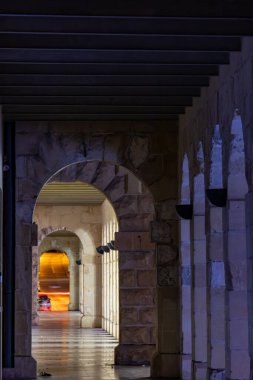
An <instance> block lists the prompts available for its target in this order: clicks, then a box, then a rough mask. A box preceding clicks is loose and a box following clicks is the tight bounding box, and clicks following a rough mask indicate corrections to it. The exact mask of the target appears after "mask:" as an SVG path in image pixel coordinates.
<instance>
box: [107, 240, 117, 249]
mask: <svg viewBox="0 0 253 380" xmlns="http://www.w3.org/2000/svg"><path fill="white" fill-rule="evenodd" d="M107 247H109V248H110V249H111V250H112V251H115V249H116V248H115V240H111V241H110V243H107Z"/></svg>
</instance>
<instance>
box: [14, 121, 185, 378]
mask: <svg viewBox="0 0 253 380" xmlns="http://www.w3.org/2000/svg"><path fill="white" fill-rule="evenodd" d="M176 127H177V125H176V123H175V122H171V121H152V122H151V121H149V122H145V121H141V122H136V121H131V122H130V121H120V123H119V122H118V121H113V122H112V121H110V122H75V123H73V122H33V121H30V122H26V121H24V122H17V123H16V168H17V171H16V210H17V213H16V259H17V262H16V264H17V269H18V268H21V270H19V269H18V270H17V271H16V282H17V283H18V284H19V287H18V288H17V289H16V297H17V299H20V300H21V302H20V303H17V304H16V314H15V315H16V318H17V320H20V317H21V316H22V317H23V320H24V321H25V324H24V325H22V327H21V326H20V325H17V328H16V335H15V345H16V349H17V351H16V355H18V357H19V359H20V360H19V361H17V368H16V367H15V368H14V369H13V372H14V375H15V374H18V373H21V372H22V375H23V377H34V376H35V367H34V365H33V363H34V362H33V360H32V358H31V322H30V321H31V307H30V305H29V303H27V302H26V300H29V299H31V287H32V265H31V254H32V251H31V246H32V220H33V219H32V216H33V209H34V206H35V202H36V198H37V197H38V195H39V192H40V190H41V188H42V187H43V185H44V184H45V183H46V182H47V181H49V180H50V179H51V178H53V177H54V176H55V175H56V174H57V173H58V174H59V177H61V173H62V172H61V171H62V170H63V169H64V171H65V169H66V170H68V171H69V174H70V178H73V179H72V180H75V179H76V180H81V181H84V182H87V183H90V184H93V185H94V186H96V187H97V188H98V189H100V190H101V191H102V192H104V193H105V195H106V196H107V197H108V199H109V201H110V202H111V203H112V205H113V207H114V210H115V212H116V214H117V219H118V223H119V233H121V237H120V241H125V243H124V244H125V245H124V246H123V247H122V249H121V250H120V249H119V257H120V258H119V278H123V275H122V276H121V271H125V274H126V271H127V270H130V272H131V271H132V270H133V268H134V270H133V274H134V289H133V290H132V291H129V290H128V289H127V291H125V290H124V286H123V284H121V283H120V284H119V308H120V309H123V308H124V307H125V308H128V307H132V308H133V309H135V310H136V311H139V310H141V309H142V308H146V309H150V314H149V313H145V314H143V313H139V312H137V313H136V315H135V316H134V320H133V322H131V323H133V324H132V325H131V327H130V326H129V322H127V323H125V324H124V323H123V319H122V318H123V314H121V313H120V321H119V324H120V334H119V340H120V344H119V347H118V348H117V351H116V363H118V364H136V363H138V364H141V363H149V362H150V361H151V357H152V355H153V354H154V352H156V354H155V356H154V358H153V359H152V373H153V374H154V375H155V376H163V377H177V376H178V375H179V358H180V355H179V352H180V341H179V323H178V320H179V294H180V293H179V284H178V246H177V244H178V220H177V217H176V215H175V211H174V206H175V203H176V199H177V130H176ZM121 167H123V168H125V169H127V170H128V171H129V172H132V173H133V174H134V175H135V176H136V177H137V178H138V179H139V180H140V181H141V182H142V183H143V184H145V189H146V190H145V192H144V193H143V195H142V196H141V197H140V196H138V195H136V194H133V196H132V195H131V186H132V184H131V181H129V176H127V175H126V173H125V172H124V173H123V172H121V171H120V170H119V169H120V168H121ZM58 174H57V180H59V177H58ZM71 176H72V177H71ZM62 178H64V176H63V177H62ZM77 178H78V179H77ZM151 222H152V224H151ZM66 223H67V221H66ZM64 224H65V222H64ZM76 234H77V235H78V231H76ZM78 236H79V235H78ZM139 236H140V237H141V239H140V238H139ZM79 238H80V240H82V239H81V236H79ZM85 239H86V241H87V246H90V245H92V244H93V242H92V244H91V243H89V239H88V237H87V236H86V235H85ZM124 239H125V240H124ZM151 239H152V244H151ZM116 240H117V239H116ZM140 241H141V245H140ZM94 243H95V242H94ZM98 243H100V242H98ZM96 245H98V244H94V247H95V246H96ZM87 258H88V259H90V260H92V256H90V257H89V256H88V255H87ZM145 271H150V272H149V274H150V275H151V277H152V278H153V282H151V281H150V277H148V278H149V280H148V281H147V280H146V279H145V275H146V274H147V273H148V272H145ZM23 277H24V278H23ZM23 279H24V281H23ZM129 287H132V285H130V286H129ZM140 306H141V307H140ZM148 315H149V317H148V318H146V316H148ZM168 315H169V320H168ZM140 321H141V326H140ZM136 328H138V331H142V334H141V335H140V334H135V331H136ZM140 328H142V329H140ZM137 337H138V339H137ZM164 337H166V339H165V338H164ZM168 342H169V344H168ZM24 358H25V359H24ZM24 360H25V363H26V365H25V366H23V364H22V363H23V362H24ZM29 363H30V366H29ZM20 371H21V372H20Z"/></svg>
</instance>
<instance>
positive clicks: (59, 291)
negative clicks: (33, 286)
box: [39, 252, 69, 311]
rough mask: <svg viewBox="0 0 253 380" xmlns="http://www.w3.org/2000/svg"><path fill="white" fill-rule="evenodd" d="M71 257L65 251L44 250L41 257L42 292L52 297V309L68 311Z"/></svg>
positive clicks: (40, 281) (40, 282)
mask: <svg viewBox="0 0 253 380" xmlns="http://www.w3.org/2000/svg"><path fill="white" fill-rule="evenodd" d="M68 268H69V259H68V257H67V255H66V254H65V253H64V252H44V253H43V254H42V255H41V257H40V273H39V284H40V293H46V294H47V295H48V296H49V297H50V299H51V305H52V311H66V310H68V304H69V271H68Z"/></svg>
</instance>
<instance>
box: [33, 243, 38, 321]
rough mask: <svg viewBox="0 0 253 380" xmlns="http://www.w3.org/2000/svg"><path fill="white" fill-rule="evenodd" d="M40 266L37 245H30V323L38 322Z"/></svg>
mask: <svg viewBox="0 0 253 380" xmlns="http://www.w3.org/2000/svg"><path fill="white" fill-rule="evenodd" d="M39 267H40V256H39V252H38V247H37V246H36V247H32V325H34V326H36V325H38V324H39V314H38V301H37V299H38V275H39Z"/></svg>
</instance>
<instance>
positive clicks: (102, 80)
mask: <svg viewBox="0 0 253 380" xmlns="http://www.w3.org/2000/svg"><path fill="white" fill-rule="evenodd" d="M0 83H1V84H2V85H3V86H25V85H28V86H43V85H47V86H60V85H62V86H75V85H76V86H81V85H83V86H92V85H98V86H99V85H100V86H124V85H126V86H130V85H132V86H141V85H142V86H145V85H147V86H152V85H154V86H156V85H158V86H168V85H172V86H177V85H178V86H183V85H185V86H187V85H188V86H207V85H208V83H209V78H208V77H207V76H200V75H199V76H192V75H131V76H130V75H74V76H72V77H71V76H69V75H18V74H16V75H11V74H10V75H8V74H0Z"/></svg>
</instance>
